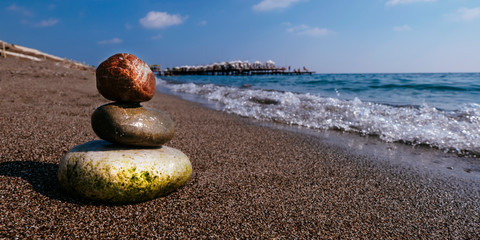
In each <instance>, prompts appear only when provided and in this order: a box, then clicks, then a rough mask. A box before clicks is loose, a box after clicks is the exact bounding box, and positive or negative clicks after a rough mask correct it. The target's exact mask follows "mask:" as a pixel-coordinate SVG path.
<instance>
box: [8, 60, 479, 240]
mask: <svg viewBox="0 0 480 240" xmlns="http://www.w3.org/2000/svg"><path fill="white" fill-rule="evenodd" d="M0 94H1V95H2V96H3V98H2V99H1V104H0V116H1V117H0V121H1V122H2V124H0V132H2V133H3V135H2V137H1V138H0V141H1V145H0V214H2V216H3V217H2V218H0V238H3V237H5V238H15V237H19V238H25V237H28V238H39V237H42V238H72V237H77V238H100V237H103V238H140V237H150V238H158V237H168V238H180V237H183V238H209V237H211V238H255V237H259V238H275V237H276V238H374V239H378V238H422V237H423V238H424V237H428V238H460V239H462V238H463V239H464V238H475V237H476V236H479V235H480V229H479V228H478V226H480V219H479V218H478V211H479V210H480V202H479V201H478V199H480V190H479V188H478V181H474V180H468V179H466V180H465V179H459V178H456V177H447V178H441V177H439V178H436V177H434V178H431V177H430V175H428V174H422V172H421V171H415V170H412V169H409V168H408V167H406V166H403V165H393V164H391V163H390V162H388V161H381V160H382V159H378V158H376V157H373V156H370V155H368V154H362V153H358V152H350V151H349V148H350V146H348V144H347V146H348V147H339V146H336V145H335V144H334V143H329V142H328V141H326V139H328V138H329V137H328V136H324V137H319V136H313V135H308V134H303V133H296V132H292V131H290V130H285V129H283V130H282V129H275V128H273V127H271V126H262V124H260V123H258V122H255V121H252V120H251V119H246V118H241V117H238V116H234V115H230V114H226V113H223V112H220V111H216V110H213V109H208V108H206V107H203V106H201V105H200V104H198V103H193V102H188V101H186V100H182V99H180V98H178V97H174V96H169V95H165V94H160V93H157V94H156V95H155V97H154V98H153V99H152V100H151V101H149V102H146V103H144V104H143V105H144V106H148V107H152V108H157V109H159V110H161V111H164V112H166V113H167V114H169V115H170V116H171V118H172V119H173V121H174V122H175V124H176V133H175V137H174V138H173V140H172V141H171V142H169V143H168V144H166V145H167V146H169V147H174V148H177V149H179V150H181V151H182V152H184V153H185V154H186V155H187V156H189V157H190V160H191V161H192V164H193V169H194V170H193V175H192V178H191V180H190V181H189V182H188V183H187V184H186V186H184V187H182V188H181V189H179V190H178V191H176V192H174V193H172V194H170V195H168V196H166V197H162V198H158V199H155V200H152V201H148V202H144V203H139V204H133V205H104V204H98V203H93V202H86V201H84V200H80V199H76V198H74V197H72V196H70V195H68V194H66V193H64V192H63V191H61V189H60V187H59V185H58V181H57V180H56V170H57V168H58V162H59V161H60V159H61V158H62V157H63V155H64V154H65V153H66V152H67V151H68V150H69V149H71V148H73V147H74V146H76V145H79V144H82V143H84V142H87V141H90V140H95V139H98V138H97V136H96V135H95V134H94V133H93V130H92V129H91V126H90V116H91V114H92V112H93V110H94V109H95V108H96V107H98V106H100V105H102V104H105V103H107V102H108V101H107V100H105V99H103V98H102V97H101V96H100V95H99V94H98V93H97V91H96V88H95V77H94V76H93V73H91V72H88V71H81V70H76V69H70V68H66V67H63V66H58V65H55V64H54V63H51V62H41V63H37V62H30V61H26V60H18V59H14V58H10V59H8V58H7V59H6V60H3V59H0ZM332 134H333V133H330V136H332ZM347 138H351V137H350V136H347ZM367 143H368V144H370V143H369V142H368V141H367ZM368 144H367V145H368ZM354 145H355V144H354ZM367 145H365V146H364V147H363V148H370V149H375V147H372V146H371V145H368V146H367ZM374 146H375V145H374ZM376 146H378V145H376ZM401 152H402V150H400V153H401Z"/></svg>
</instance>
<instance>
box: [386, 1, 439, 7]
mask: <svg viewBox="0 0 480 240" xmlns="http://www.w3.org/2000/svg"><path fill="white" fill-rule="evenodd" d="M434 1H435V0H388V1H387V3H385V5H391V6H394V5H397V4H406V3H415V2H434Z"/></svg>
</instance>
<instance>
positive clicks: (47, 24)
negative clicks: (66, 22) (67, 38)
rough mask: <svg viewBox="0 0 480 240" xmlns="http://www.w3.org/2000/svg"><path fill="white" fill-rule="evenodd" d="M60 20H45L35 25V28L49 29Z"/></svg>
mask: <svg viewBox="0 0 480 240" xmlns="http://www.w3.org/2000/svg"><path fill="white" fill-rule="evenodd" d="M59 21H60V20H58V19H54V18H50V19H47V20H42V21H41V22H39V23H37V24H35V26H36V27H51V26H53V25H55V24H57V23H58V22H59Z"/></svg>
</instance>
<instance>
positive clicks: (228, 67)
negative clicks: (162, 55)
mask: <svg viewBox="0 0 480 240" xmlns="http://www.w3.org/2000/svg"><path fill="white" fill-rule="evenodd" d="M150 67H151V68H152V70H153V71H154V72H156V73H158V74H159V75H164V76H174V75H234V76H235V75H303V74H310V75H311V74H313V73H315V72H312V71H309V70H308V69H307V68H306V67H303V68H298V69H292V68H291V67H290V66H289V67H277V66H275V62H274V61H272V60H268V61H266V62H265V63H261V62H260V61H255V62H253V63H249V62H248V61H238V60H237V61H231V62H221V63H212V64H209V65H198V66H188V65H185V66H180V67H174V68H167V69H165V71H161V69H160V66H159V65H151V66H150Z"/></svg>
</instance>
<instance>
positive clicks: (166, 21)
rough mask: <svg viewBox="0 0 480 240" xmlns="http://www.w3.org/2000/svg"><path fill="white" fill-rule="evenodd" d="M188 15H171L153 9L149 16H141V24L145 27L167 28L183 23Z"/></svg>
mask: <svg viewBox="0 0 480 240" xmlns="http://www.w3.org/2000/svg"><path fill="white" fill-rule="evenodd" d="M187 18H188V17H182V16H180V15H177V14H175V15H170V14H168V13H166V12H155V11H151V12H149V13H147V16H145V17H144V18H141V19H140V20H139V21H140V24H142V26H143V27H145V28H166V27H169V26H173V25H178V24H181V23H183V22H184V21H185V20H186V19H187Z"/></svg>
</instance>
